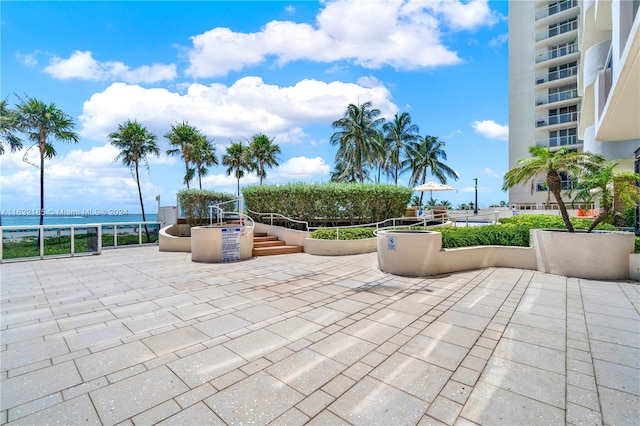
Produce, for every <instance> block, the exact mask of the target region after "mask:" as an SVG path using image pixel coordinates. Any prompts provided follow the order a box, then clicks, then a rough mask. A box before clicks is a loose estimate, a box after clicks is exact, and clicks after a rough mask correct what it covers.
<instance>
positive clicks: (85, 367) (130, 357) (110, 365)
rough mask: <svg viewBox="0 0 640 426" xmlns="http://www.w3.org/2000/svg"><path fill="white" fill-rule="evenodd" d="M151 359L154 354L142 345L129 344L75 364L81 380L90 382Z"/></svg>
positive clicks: (90, 356)
mask: <svg viewBox="0 0 640 426" xmlns="http://www.w3.org/2000/svg"><path fill="white" fill-rule="evenodd" d="M152 358H155V354H154V353H153V352H151V350H149V348H147V347H146V346H145V345H144V344H142V343H141V342H131V343H127V344H125V345H121V346H116V347H114V348H111V349H107V350H104V351H100V352H97V353H94V354H91V355H87V356H85V357H81V358H78V359H76V360H75V363H76V365H77V367H78V370H79V371H80V374H81V375H82V379H83V380H84V381H91V380H93V379H96V378H98V377H101V376H106V375H107V374H111V373H114V372H116V371H118V370H122V369H124V368H127V367H131V366H134V365H136V364H140V363H143V362H145V361H148V360H150V359H152Z"/></svg>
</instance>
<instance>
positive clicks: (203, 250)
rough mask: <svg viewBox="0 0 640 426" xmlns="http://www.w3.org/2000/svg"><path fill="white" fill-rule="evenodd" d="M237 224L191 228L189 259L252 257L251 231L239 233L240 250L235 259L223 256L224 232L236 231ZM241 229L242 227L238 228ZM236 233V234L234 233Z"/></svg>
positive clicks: (220, 260)
mask: <svg viewBox="0 0 640 426" xmlns="http://www.w3.org/2000/svg"><path fill="white" fill-rule="evenodd" d="M237 229H238V227H237V226H196V227H193V228H191V260H192V261H194V262H229V261H234V260H245V259H250V258H251V257H252V253H251V252H252V250H253V233H249V234H244V235H243V234H242V233H241V234H240V247H239V248H240V252H239V256H238V258H237V259H233V260H229V259H226V258H225V245H228V243H226V242H225V241H224V238H225V236H224V235H223V234H224V233H225V232H231V230H233V232H237V231H235V230H237ZM240 229H242V228H240ZM236 235H237V234H236Z"/></svg>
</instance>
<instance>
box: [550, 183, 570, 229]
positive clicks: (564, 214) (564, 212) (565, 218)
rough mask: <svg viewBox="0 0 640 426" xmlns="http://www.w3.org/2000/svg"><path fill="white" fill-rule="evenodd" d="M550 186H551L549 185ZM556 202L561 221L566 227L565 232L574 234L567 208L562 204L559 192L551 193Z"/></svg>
mask: <svg viewBox="0 0 640 426" xmlns="http://www.w3.org/2000/svg"><path fill="white" fill-rule="evenodd" d="M549 186H551V185H549ZM551 192H552V193H553V196H554V197H555V199H556V201H557V202H558V207H559V208H560V215H562V220H563V221H564V225H565V226H566V227H567V231H569V232H575V231H574V229H573V224H572V223H571V220H570V219H569V213H568V212H567V206H566V205H565V204H564V200H563V199H562V194H561V192H560V190H554V191H551Z"/></svg>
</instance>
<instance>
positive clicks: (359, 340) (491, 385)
mask: <svg viewBox="0 0 640 426" xmlns="http://www.w3.org/2000/svg"><path fill="white" fill-rule="evenodd" d="M0 279H1V287H2V288H1V292H2V294H1V302H2V303H1V310H2V313H1V329H0V334H1V362H2V364H1V370H2V376H1V377H0V380H1V383H0V385H1V387H2V389H1V400H0V405H1V416H0V423H1V424H6V423H9V424H29V425H39V424H45V423H60V424H78V423H85V424H87V423H88V424H109V425H111V424H128V425H131V424H135V425H138V424H156V423H160V424H180V425H201V424H287V425H295V424H305V423H308V424H367V425H369V424H384V425H396V424H424V425H426V424H450V425H451V424H456V425H469V424H483V425H485V424H486V425H498V424H504V425H514V424H526V425H534V424H540V425H552V424H576V425H577V424H611V425H614V424H615V425H631V424H639V423H640V315H639V310H640V285H639V284H638V283H633V282H597V281H589V280H582V279H574V278H565V277H561V276H554V275H547V274H542V273H538V272H534V271H527V270H519V269H504V268H488V269H483V270H474V271H466V272H460V273H455V274H450V275H446V276H438V277H430V278H406V277H399V276H394V275H389V274H385V273H382V272H381V271H379V270H378V268H377V260H376V254H375V253H371V254H365V255H356V256H344V257H318V256H311V255H308V254H304V253H301V254H293V255H283V256H273V257H259V258H255V259H252V260H249V261H244V262H238V263H227V264H199V263H193V262H191V260H190V256H189V255H188V254H186V255H185V253H161V252H158V249H157V247H141V248H125V249H119V250H106V251H104V252H103V254H102V255H100V256H90V257H78V258H65V259H48V260H44V261H32V262H19V263H8V264H2V265H1V266H0Z"/></svg>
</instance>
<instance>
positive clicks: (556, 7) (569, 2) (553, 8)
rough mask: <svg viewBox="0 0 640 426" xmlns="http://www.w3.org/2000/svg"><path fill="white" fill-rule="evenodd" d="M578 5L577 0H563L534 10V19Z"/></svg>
mask: <svg viewBox="0 0 640 426" xmlns="http://www.w3.org/2000/svg"><path fill="white" fill-rule="evenodd" d="M576 6H578V0H564V1H561V2H558V3H555V4H553V5H550V6H547V7H545V8H544V9H542V10H539V11H537V12H536V21H538V20H540V19H544V18H546V17H547V16H553V15H555V14H557V13H560V12H564V11H565V10H569V9H571V8H573V7H576Z"/></svg>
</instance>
